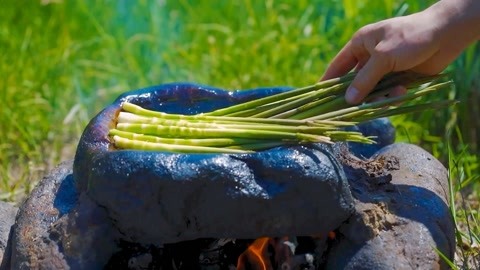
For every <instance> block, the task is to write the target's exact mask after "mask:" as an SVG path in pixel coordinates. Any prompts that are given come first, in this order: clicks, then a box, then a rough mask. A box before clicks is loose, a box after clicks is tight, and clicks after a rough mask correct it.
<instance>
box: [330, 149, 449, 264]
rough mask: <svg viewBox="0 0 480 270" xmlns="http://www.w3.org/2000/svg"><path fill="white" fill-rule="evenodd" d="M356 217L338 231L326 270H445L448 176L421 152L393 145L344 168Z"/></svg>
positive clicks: (426, 153) (355, 160)
mask: <svg viewBox="0 0 480 270" xmlns="http://www.w3.org/2000/svg"><path fill="white" fill-rule="evenodd" d="M344 164H345V165H344V168H345V171H346V174H347V176H348V178H349V182H350V185H351V186H352V192H353V196H354V197H355V209H356V213H355V214H354V215H353V216H352V217H351V218H350V219H349V220H348V221H347V222H346V223H345V224H344V225H343V226H342V227H340V228H339V230H338V231H339V237H338V239H337V241H336V243H335V244H334V245H333V246H332V249H331V252H330V253H329V256H328V258H327V269H448V267H447V265H446V264H445V262H444V261H443V260H442V259H441V258H440V256H439V255H438V253H437V251H436V250H435V249H437V250H438V251H439V252H442V253H443V254H444V255H445V256H446V257H447V258H450V259H452V258H453V255H454V251H455V237H454V225H453V221H452V218H451V216H450V212H449V209H448V201H447V198H448V196H447V193H448V185H447V172H446V169H445V167H444V166H443V165H442V164H441V163H440V162H439V161H438V160H436V159H435V158H434V157H433V156H431V155H430V154H429V153H428V152H426V151H425V150H423V149H421V148H419V147H417V146H414V145H410V144H393V145H390V146H387V147H385V148H383V149H382V150H381V151H379V152H378V153H377V154H376V155H375V156H374V157H372V158H371V159H369V160H367V161H365V160H361V159H355V158H352V157H350V161H349V162H345V163H344Z"/></svg>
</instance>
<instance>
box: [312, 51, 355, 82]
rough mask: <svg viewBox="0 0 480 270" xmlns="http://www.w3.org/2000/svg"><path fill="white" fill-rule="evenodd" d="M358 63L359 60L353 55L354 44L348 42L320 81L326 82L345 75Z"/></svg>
mask: <svg viewBox="0 0 480 270" xmlns="http://www.w3.org/2000/svg"><path fill="white" fill-rule="evenodd" d="M357 63H358V59H357V58H356V57H355V55H354V54H353V49H352V43H351V42H348V43H347V44H346V45H345V47H343V49H342V50H340V52H339V53H338V54H337V56H335V58H334V59H333V60H332V62H331V63H330V65H329V66H328V68H327V70H326V71H325V73H324V74H323V76H322V78H321V79H320V80H321V81H324V80H328V79H332V78H336V77H340V76H342V75H345V74H346V73H348V72H349V71H350V70H352V69H353V68H354V67H355V66H356V65H357Z"/></svg>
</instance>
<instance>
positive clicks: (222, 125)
mask: <svg viewBox="0 0 480 270" xmlns="http://www.w3.org/2000/svg"><path fill="white" fill-rule="evenodd" d="M117 120H118V121H117V124H124V123H130V124H134V123H138V124H152V125H162V126H168V127H189V128H213V129H252V130H271V131H285V132H301V133H313V134H317V133H321V132H324V131H326V130H336V129H338V128H337V126H335V125H327V124H325V123H324V124H323V125H316V126H312V125H310V126H306V125H299V126H284V125H274V124H255V123H250V122H243V123H242V122H240V123H237V122H228V121H227V122H222V121H209V122H205V121H193V122H192V121H186V120H169V119H166V120H165V119H160V118H156V117H145V116H137V115H135V114H132V113H126V112H120V113H119V115H118V118H117Z"/></svg>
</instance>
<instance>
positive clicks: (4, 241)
mask: <svg viewBox="0 0 480 270" xmlns="http://www.w3.org/2000/svg"><path fill="white" fill-rule="evenodd" d="M17 211H18V208H17V207H14V206H12V205H10V204H8V203H6V202H2V201H0V269H9V268H10V253H11V241H9V239H10V234H11V228H12V226H13V224H14V223H15V216H16V215H17Z"/></svg>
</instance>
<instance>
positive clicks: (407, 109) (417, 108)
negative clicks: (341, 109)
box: [355, 100, 458, 122]
mask: <svg viewBox="0 0 480 270" xmlns="http://www.w3.org/2000/svg"><path fill="white" fill-rule="evenodd" d="M456 103H458V101H456V100H443V101H434V102H428V103H423V104H415V105H410V106H402V107H397V108H390V109H388V110H382V111H374V112H372V113H371V114H368V115H367V114H365V115H361V114H359V115H358V117H355V119H357V120H359V121H361V122H363V121H369V120H373V119H376V118H381V117H389V116H393V115H400V114H407V113H414V112H422V111H425V110H433V109H435V110H438V109H444V108H448V107H450V106H452V105H455V104H456Z"/></svg>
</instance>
